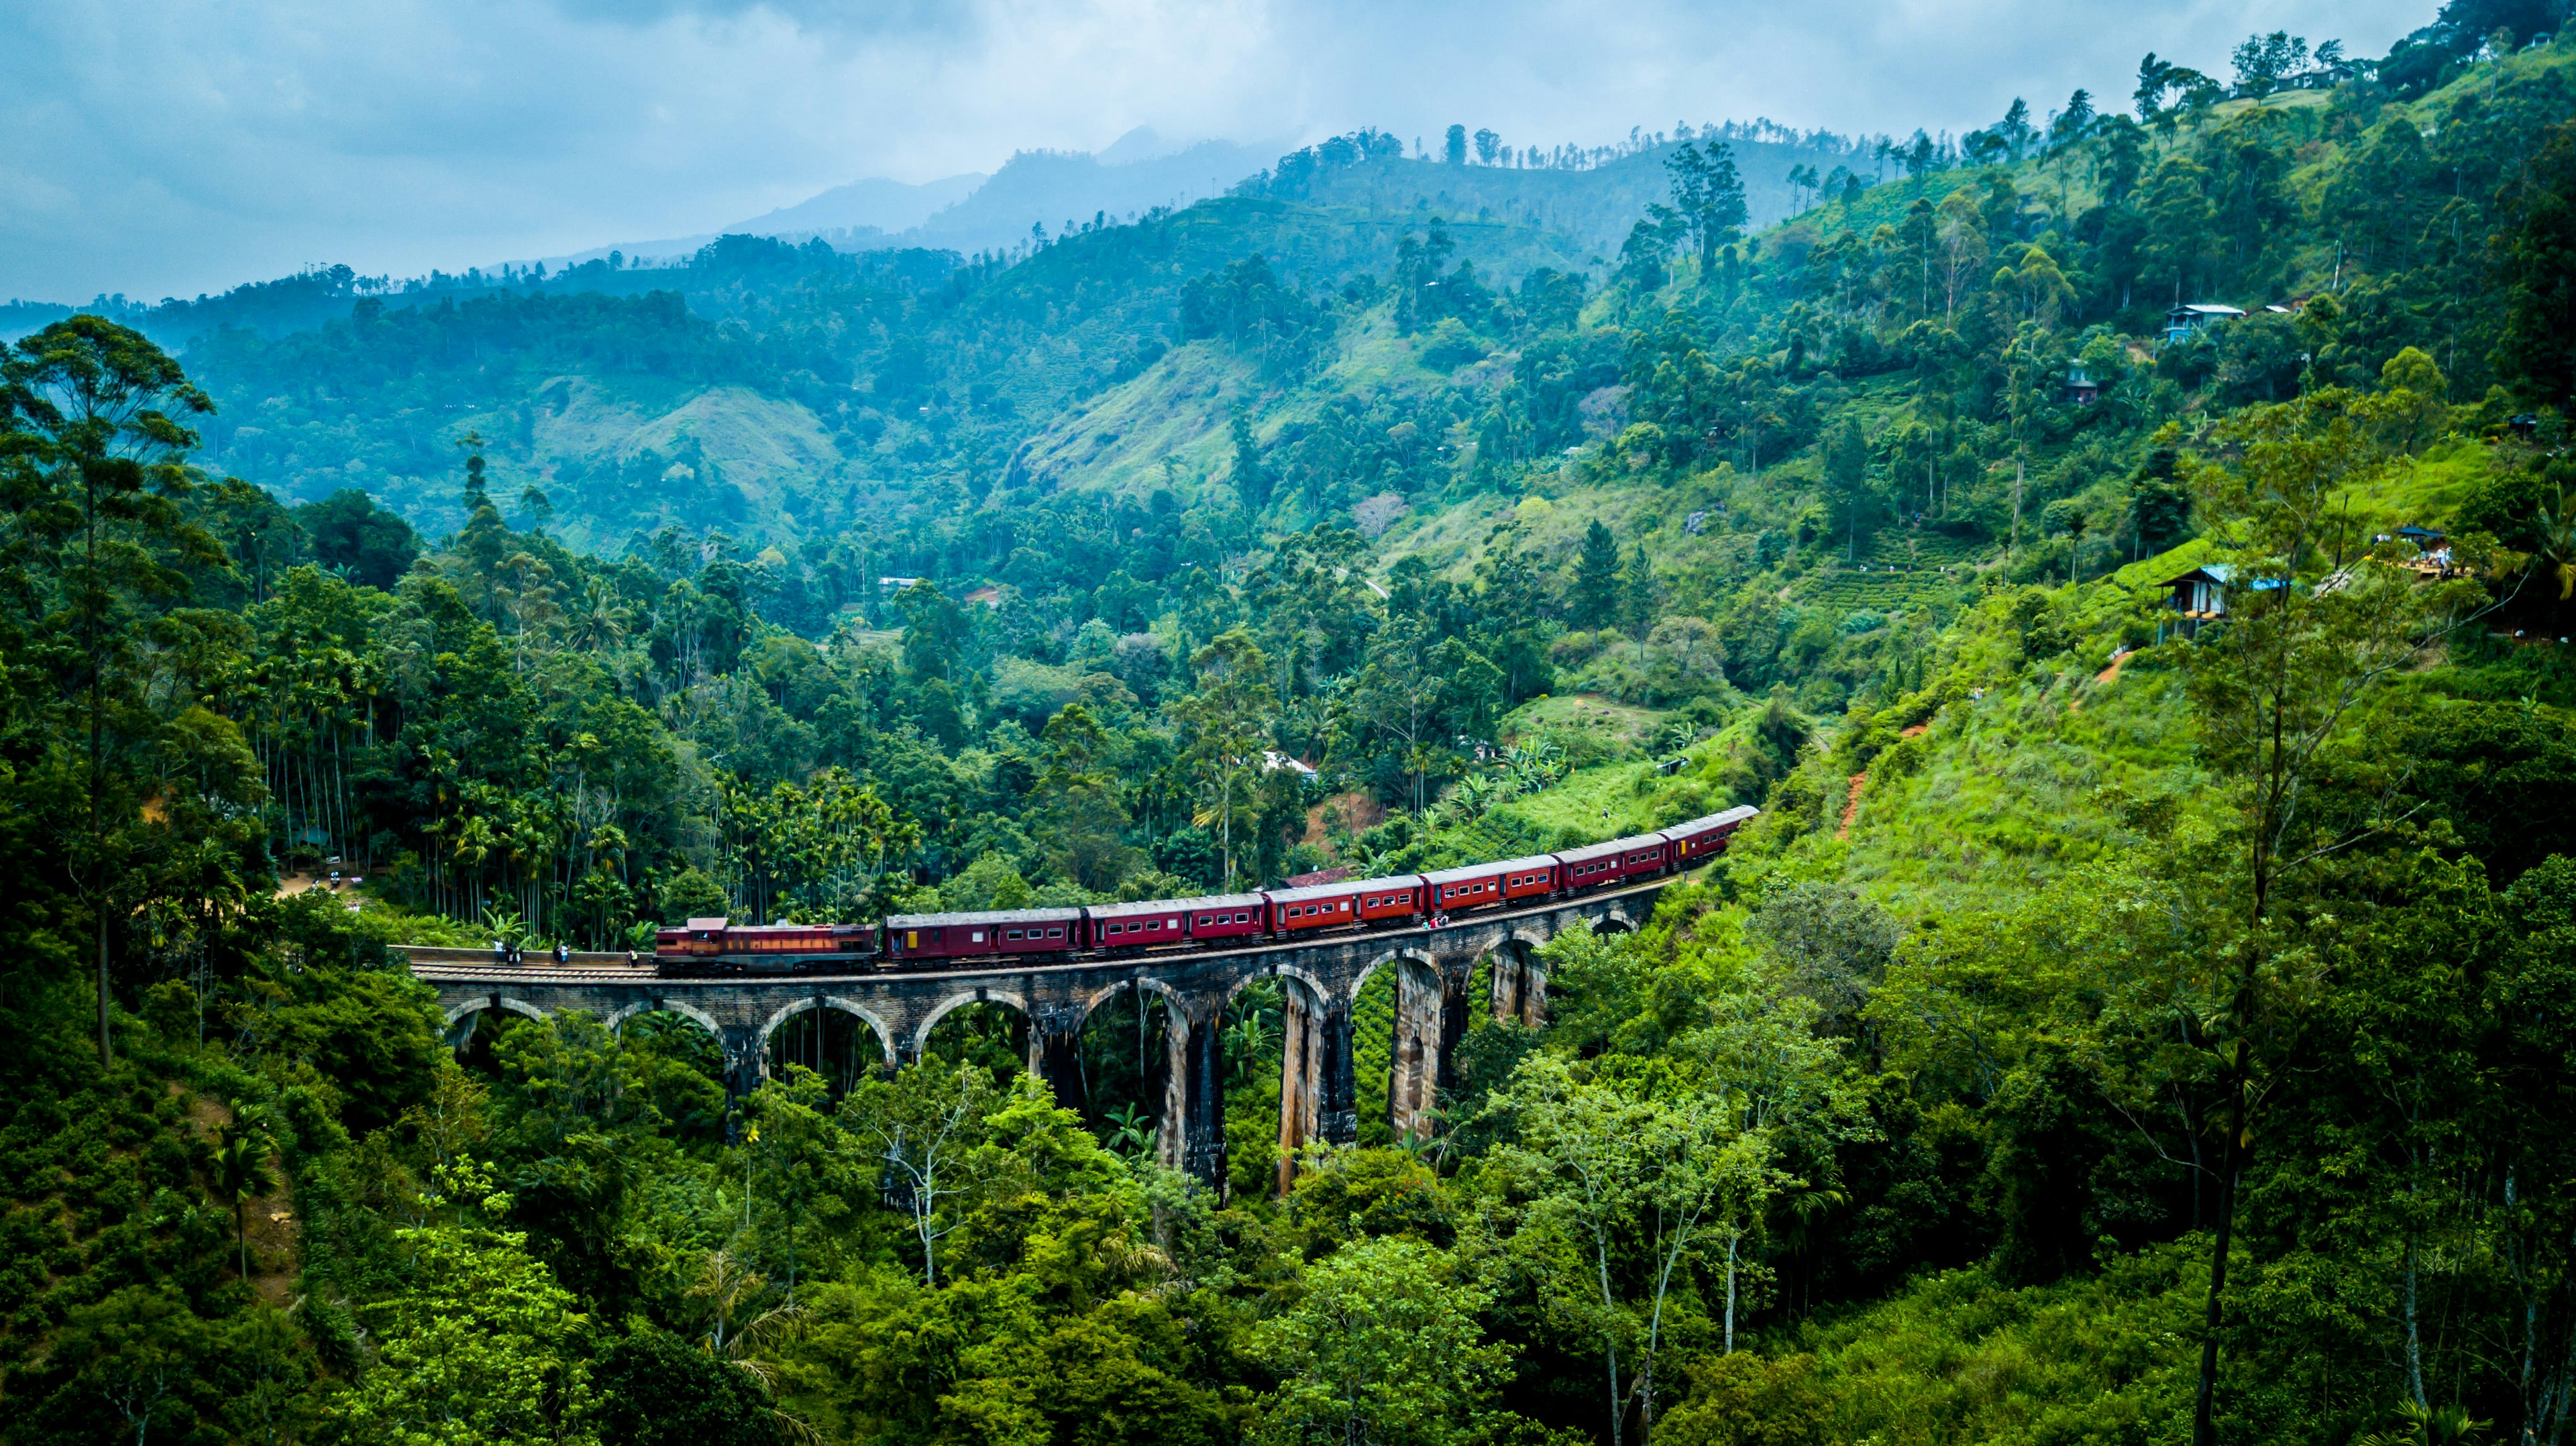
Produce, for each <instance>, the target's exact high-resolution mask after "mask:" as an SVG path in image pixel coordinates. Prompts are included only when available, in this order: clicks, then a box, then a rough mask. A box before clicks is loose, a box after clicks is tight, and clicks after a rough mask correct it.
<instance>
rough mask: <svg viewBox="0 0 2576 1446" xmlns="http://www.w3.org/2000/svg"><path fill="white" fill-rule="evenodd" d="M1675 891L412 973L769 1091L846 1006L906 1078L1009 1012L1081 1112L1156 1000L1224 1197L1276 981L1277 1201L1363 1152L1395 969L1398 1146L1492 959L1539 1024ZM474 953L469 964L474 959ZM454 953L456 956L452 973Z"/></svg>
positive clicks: (1519, 1005)
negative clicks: (1374, 1027) (1375, 1021)
mask: <svg viewBox="0 0 2576 1446" xmlns="http://www.w3.org/2000/svg"><path fill="white" fill-rule="evenodd" d="M1662 889H1663V881H1657V882H1654V883H1649V884H1645V885H1640V886H1636V887H1631V888H1626V889H1621V890H1618V891H1616V892H1612V893H1605V894H1600V895H1594V896H1591V897H1587V898H1580V899H1569V900H1562V901H1557V902H1553V903H1548V904H1544V905H1542V906H1539V907H1536V908H1528V909H1519V910H1512V911H1508V912H1502V913H1496V914H1491V915H1483V916H1479V917H1475V918H1470V919H1464V920H1460V921H1458V922H1456V923H1454V924H1452V925H1451V926H1450V927H1449V928H1446V929H1440V930H1427V929H1422V928H1411V929H1401V930H1389V931H1386V932H1383V933H1365V934H1350V935H1338V936H1334V937H1330V938H1324V939H1315V940H1284V941H1280V942H1277V943H1269V944H1264V945H1263V946H1261V947H1258V948H1250V949H1234V950H1226V951H1223V952H1218V953H1207V954H1150V955H1144V956H1140V957H1135V958H1125V959H1101V960H1090V961H1085V962H1082V963H1078V964H1045V965H1033V966H1032V965H1023V966H1012V967H1000V968H993V969H984V970H975V969H958V970H943V971H937V972H933V971H919V972H913V971H893V970H889V971H886V972H884V973H879V974H866V975H836V976H813V977H801V978H778V979H759V978H742V977H738V976H720V977H706V978H683V977H662V976H657V975H654V974H651V973H649V972H646V971H643V970H632V971H629V970H617V969H607V968H597V969H584V968H581V967H577V966H576V967H571V968H564V967H557V966H554V965H551V964H549V963H536V962H531V963H530V964H529V965H526V966H523V967H519V968H513V969H496V968H493V967H491V966H489V965H483V964H476V963H472V962H469V961H468V960H467V959H465V958H460V957H457V956H456V954H454V953H450V952H449V951H423V952H424V954H429V955H430V956H431V957H421V958H416V960H415V962H414V964H413V972H414V973H415V974H416V975H418V976H419V977H420V978H421V979H422V980H424V981H426V982H428V983H429V984H431V985H433V986H434V987H435V988H436V989H437V990H438V1001H439V1006H440V1008H441V1010H442V1011H443V1012H444V1014H445V1019H446V1023H447V1025H448V1026H449V1027H450V1029H451V1030H453V1029H454V1028H455V1026H457V1025H459V1024H461V1023H463V1022H464V1021H465V1020H466V1019H467V1018H468V1017H469V1016H471V1015H473V1014H474V1013H475V1012H477V1011H479V1010H485V1009H501V1010H508V1011H511V1012H513V1013H518V1014H524V1015H529V1016H531V1017H534V1018H544V1017H545V1016H547V1015H550V1014H556V1013H560V1012H562V1011H565V1010H584V1011H587V1012H589V1013H591V1014H593V1015H595V1016H597V1017H598V1018H600V1019H602V1020H604V1021H606V1022H607V1023H608V1024H609V1025H610V1026H611V1027H612V1028H613V1027H615V1026H617V1025H619V1024H622V1023H623V1022H625V1021H626V1020H627V1019H629V1018H631V1017H633V1016H634V1015H637V1014H640V1013H643V1012H645V1011H647V1010H654V1009H660V1010H668V1011H670V1012H672V1013H675V1014H681V1015H685V1016H687V1017H688V1018H690V1019H693V1020H696V1021H697V1022H698V1023H699V1024H700V1025H701V1026H703V1027H704V1028H705V1029H706V1030H707V1032H708V1033H709V1034H711V1035H713V1036H714V1037H715V1038H716V1040H717V1041H718V1042H719V1043H720V1044H721V1045H722V1046H723V1049H724V1058H725V1071H726V1079H727V1084H728V1086H729V1087H730V1088H731V1089H732V1090H733V1091H734V1092H735V1093H736V1094H745V1093H748V1092H750V1091H751V1090H752V1089H754V1088H756V1087H757V1086H758V1085H759V1083H760V1081H761V1079H762V1078H763V1076H764V1075H765V1074H766V1073H767V1069H768V1053H769V1051H768V1044H769V1036H770V1034H771V1032H772V1031H774V1030H776V1029H777V1028H778V1026H779V1025H781V1024H783V1023H785V1022H786V1021H787V1020H788V1019H790V1018H792V1017H793V1016H795V1015H797V1014H801V1013H803V1012H805V1011H806V1010H809V1009H837V1010H840V1011H842V1012H844V1013H846V1014H850V1015H852V1016H855V1017H856V1018H858V1019H860V1020H862V1021H864V1022H865V1023H866V1024H867V1026H868V1027H869V1029H871V1030H872V1031H874V1032H875V1035H876V1038H877V1040H878V1043H879V1045H880V1046H881V1047H882V1048H883V1049H884V1051H885V1057H886V1061H887V1063H888V1064H890V1065H903V1064H909V1063H911V1062H912V1061H913V1060H914V1059H916V1058H918V1057H919V1055H920V1052H921V1048H922V1045H923V1044H924V1042H926V1041H927V1040H928V1039H929V1037H930V1031H931V1029H932V1027H933V1026H935V1025H936V1024H938V1022H939V1020H940V1018H941V1017H942V1016H943V1015H946V1014H947V1013H948V1012H949V1011H950V1010H952V1009H955V1008H957V1007H959V1006H960V1005H964V1004H970V1003H979V1002H980V1003H991V1004H1002V1005H1007V1006H1009V1007H1010V1008H1012V1009H1015V1010H1017V1011H1019V1013H1020V1014H1021V1015H1022V1016H1023V1017H1025V1018H1026V1019H1027V1021H1028V1064H1029V1069H1030V1070H1031V1071H1032V1072H1033V1073H1035V1074H1037V1075H1038V1076H1039V1077H1040V1078H1042V1079H1044V1080H1046V1082H1047V1083H1048V1084H1049V1085H1050V1086H1052V1087H1053V1088H1054V1090H1055V1092H1056V1097H1057V1098H1058V1099H1061V1100H1066V1101H1079V1100H1080V1099H1081V1097H1082V1080H1081V1052H1080V1048H1079V1045H1080V1039H1081V1033H1082V1024H1083V1021H1084V1020H1085V1019H1088V1018H1089V1017H1090V1015H1091V1011H1092V1010H1094V1009H1096V1008H1098V1007H1099V1006H1100V1005H1101V1004H1102V1003H1103V1002H1105V1001H1106V1000H1108V999H1109V998H1111V997H1112V996H1113V995H1116V994H1117V993H1119V992H1120V991H1121V990H1129V989H1133V990H1139V991H1143V990H1152V991H1154V992H1157V993H1159V994H1161V995H1162V996H1163V998H1164V1003H1165V1005H1166V1006H1167V1007H1166V1013H1165V1018H1166V1020H1167V1034H1166V1047H1167V1049H1168V1050H1169V1055H1168V1058H1169V1063H1170V1068H1169V1069H1168V1070H1167V1071H1166V1072H1165V1076H1166V1083H1165V1088H1164V1101H1163V1112H1162V1118H1163V1119H1164V1120H1165V1121H1166V1122H1172V1121H1177V1122H1178V1127H1177V1128H1173V1127H1169V1125H1168V1123H1167V1127H1166V1128H1164V1129H1163V1130H1162V1131H1161V1133H1160V1136H1159V1140H1160V1145H1159V1148H1160V1150H1161V1152H1162V1158H1163V1161H1164V1163H1166V1164H1168V1165H1171V1166H1173V1167H1175V1168H1178V1169H1183V1170H1187V1171H1188V1172H1189V1173H1191V1174H1192V1175H1195V1176H1197V1177H1198V1178H1199V1179H1201V1180H1205V1181H1207V1182H1209V1183H1210V1184H1215V1185H1222V1183H1223V1181H1224V1179H1225V1119H1224V1093H1223V1087H1224V1080H1225V1054H1224V1040H1223V1036H1222V1033H1221V1026H1222V1025H1223V1023H1224V1020H1225V1008H1226V1004H1227V1002H1228V1001H1230V1000H1231V999H1232V998H1233V997H1234V994H1235V991H1237V990H1239V989H1241V988H1243V986H1245V985H1246V984H1249V983H1250V982H1252V981H1253V980H1255V979H1258V978H1261V977H1263V976H1265V975H1267V976H1276V977H1277V978H1278V979H1279V980H1280V981H1281V983H1282V984H1283V985H1284V986H1285V989H1284V991H1283V992H1284V993H1285V994H1286V996H1287V1036H1286V1038H1285V1040H1284V1041H1283V1045H1284V1048H1283V1051H1282V1053H1283V1063H1282V1066H1281V1071H1280V1081H1279V1086H1280V1087H1279V1148H1280V1152H1281V1156H1282V1163H1281V1165H1280V1169H1279V1188H1280V1189H1281V1190H1283V1191H1284V1190H1286V1189H1287V1187H1288V1184H1289V1182H1290V1180H1291V1178H1292V1177H1293V1174H1294V1163H1293V1162H1294V1160H1295V1158H1296V1156H1297V1154H1298V1152H1299V1151H1300V1150H1302V1149H1303V1148H1304V1147H1305V1146H1306V1145H1307V1144H1309V1143H1311V1142H1317V1141H1320V1142H1323V1143H1326V1144H1349V1143H1351V1142H1353V1141H1355V1140H1357V1139H1358V1138H1359V1107H1358V1100H1359V1089H1358V1080H1357V1077H1356V1074H1355V1072H1354V1060H1353V1058H1352V1040H1351V1009H1352V1005H1353V1004H1354V1003H1355V1002H1356V1001H1357V1000H1358V998H1359V992H1360V988H1361V986H1362V985H1364V984H1366V983H1367V982H1368V980H1369V978H1370V976H1371V975H1373V974H1374V973H1375V972H1376V971H1377V970H1379V969H1381V968H1390V967H1391V968H1393V969H1395V970H1396V971H1397V973H1396V979H1395V983H1396V1010H1395V1032H1394V1037H1393V1038H1392V1040H1391V1041H1390V1050H1389V1053H1390V1056H1391V1058H1390V1063H1389V1070H1388V1080H1387V1116H1388V1123H1389V1124H1390V1125H1391V1126H1393V1127H1394V1130H1395V1132H1396V1134H1397V1135H1398V1136H1404V1135H1408V1134H1414V1133H1419V1132H1421V1131H1423V1130H1425V1129H1426V1128H1428V1127H1429V1126H1430V1123H1431V1122H1430V1121H1427V1120H1426V1119H1425V1118H1424V1116H1425V1113H1426V1112H1427V1111H1430V1110H1432V1109H1434V1108H1435V1106H1436V1104H1437V1101H1438V1098H1439V1091H1441V1090H1442V1089H1444V1088H1446V1087H1448V1086H1449V1085H1450V1084H1451V1083H1452V1080H1453V1076H1454V1065H1453V1062H1452V1053H1453V1051H1454V1047H1455V1045H1456V1043H1457V1041H1458V1039H1459V1038H1460V1037H1461V1036H1462V1035H1463V1034H1464V1033H1465V1032H1466V1027H1467V1022H1468V1010H1469V1009H1470V1008H1472V1007H1473V1002H1472V1001H1470V1000H1469V998H1468V997H1467V996H1468V984H1469V981H1470V979H1472V978H1473V976H1474V972H1475V968H1476V964H1477V962H1478V961H1479V960H1483V959H1487V958H1490V959H1491V960H1492V961H1493V967H1492V981H1493V982H1492V993H1491V996H1490V998H1489V999H1487V1001H1486V1007H1487V1008H1489V1009H1490V1010H1491V1011H1492V1012H1493V1014H1494V1016H1495V1017H1496V1018H1513V1019H1519V1020H1521V1021H1523V1022H1525V1023H1532V1024H1534V1023H1537V1022H1538V1021H1539V1019H1540V1018H1541V1016H1542V1013H1543V1011H1544V1009H1545V1007H1546V999H1547V980H1546V974H1545V971H1544V969H1543V967H1542V966H1541V965H1540V963H1539V961H1538V958H1537V955H1536V950H1537V948H1538V946H1539V945H1541V944H1544V943H1546V942H1547V941H1548V940H1549V939H1551V938H1553V937H1555V935H1556V934H1557V932H1558V931H1559V930H1561V929H1564V928H1567V927H1569V926H1571V925H1573V924H1575V923H1577V922H1584V923H1589V924H1591V925H1593V926H1594V927H1595V928H1599V929H1605V930H1617V929H1630V928H1634V927H1636V925H1637V924H1638V923H1641V922H1643V920H1644V918H1645V916H1646V915H1647V914H1648V913H1649V912H1651V911H1652V909H1653V908H1654V900H1655V896H1656V895H1657V894H1658V893H1660V892H1661V891H1662ZM460 952H461V951H460ZM438 954H447V955H448V957H445V958H439V957H436V955H438Z"/></svg>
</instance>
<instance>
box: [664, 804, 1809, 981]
mask: <svg viewBox="0 0 2576 1446" xmlns="http://www.w3.org/2000/svg"><path fill="white" fill-rule="evenodd" d="M1760 812H1761V810H1760V809H1758V808H1751V807H1739V808H1730V809H1728V810H1726V811H1725V812H1723V813H1713V814H1710V815H1708V816H1707V817H1705V818H1695V819H1692V820H1690V821H1689V822H1687V823H1679V824H1675V825H1673V826H1672V827H1671V828H1667V829H1661V830H1658V831H1656V832H1654V833H1647V834H1637V835H1633V836H1631V837H1628V838H1616V839H1611V840H1609V841H1607V842H1605V843H1597V844H1588V845H1585V846H1583V847H1581V848H1570V849H1564V850H1560V851H1558V852H1556V853H1552V854H1532V855H1529V856H1528V857H1525V858H1517V859H1505V860H1502V861H1501V862H1499V863H1488V864H1468V865H1465V866H1463V867H1460V868H1454V869H1439V870H1435V871H1433V872H1431V873H1424V874H1398V875H1393V876H1390V877H1386V878H1374V879H1346V880H1342V881H1340V882H1338V883H1330V884H1314V885H1309V886H1306V887H1302V888H1293V889H1287V888H1282V889H1264V890H1261V891H1259V892H1257V893H1248V894H1211V895H1206V896H1202V897H1199V898H1192V899H1143V900H1138V901H1135V902H1132V903H1123V904H1092V905H1088V906H1085V907H1082V908H1070V909H1012V910H1004V911H999V912H991V913H977V914H895V915H889V916H888V917H887V918H886V920H885V925H884V927H883V929H882V930H880V929H878V928H875V927H873V926H870V925H866V924H736V923H733V922H732V921H731V920H728V919H722V918H711V919H691V920H689V921H688V923H687V924H686V925H685V926H683V927H681V928H677V929H662V930H658V931H656V933H655V934H654V939H653V962H654V964H655V966H656V968H658V969H659V970H660V971H661V972H663V973H665V974H718V973H722V974H813V973H866V972H873V971H876V970H885V969H922V968H938V967H942V966H948V967H954V965H955V964H956V963H959V962H971V961H978V960H986V959H990V960H996V961H1004V962H1016V963H1031V964H1043V963H1050V962H1071V961H1074V960H1077V959H1097V958H1102V957H1117V956H1121V955H1134V954H1141V953H1144V952H1146V951H1149V950H1156V951H1159V950H1170V949H1174V948H1183V949H1221V948H1226V947H1229V946H1234V945H1242V944H1249V943H1257V942H1259V941H1262V940H1274V939H1287V938H1296V937H1299V936H1302V935H1306V934H1309V933H1319V932H1324V931H1340V930H1388V929H1400V928H1419V927H1421V926H1422V925H1423V924H1425V923H1426V922H1435V921H1439V920H1443V919H1446V918H1448V917H1450V916H1453V915H1457V914H1461V913H1469V912H1477V911H1482V910H1486V909H1500V908H1508V907H1511V906H1513V905H1516V904H1519V903H1522V902H1524V901H1527V900H1532V899H1547V898H1561V897H1572V896H1575V895H1580V894H1586V893H1590V892H1592V891H1593V890H1596V889H1605V888H1611V887H1615V886H1617V885H1620V884H1625V883H1628V882H1631V881H1633V880H1637V879H1645V878H1654V877H1657V876H1659V875H1663V874H1668V873H1674V872H1677V871H1679V870H1681V869H1685V868H1689V867H1691V866H1693V865H1695V864H1697V863H1699V862H1701V861H1703V860H1706V859H1710V858H1714V857H1716V856H1717V855H1718V854H1721V853H1724V852H1725V851H1726V846H1727V843H1728V841H1729V840H1730V839H1732V838H1733V837H1734V835H1735V831H1736V830H1737V829H1739V828H1741V827H1743V826H1744V824H1745V823H1746V822H1747V821H1748V820H1750V819H1752V818H1753V817H1754V816H1756V815H1757V814H1759V813H1760Z"/></svg>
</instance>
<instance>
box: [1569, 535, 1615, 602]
mask: <svg viewBox="0 0 2576 1446" xmlns="http://www.w3.org/2000/svg"><path fill="white" fill-rule="evenodd" d="M1565 600H1566V608H1567V610H1568V611H1570V612H1571V613H1573V614H1574V624H1575V626H1577V627H1581V628H1593V629H1599V628H1606V627H1609V626H1610V625H1612V624H1613V623H1615V622H1617V621H1618V620H1619V544H1618V541H1617V540H1616V539H1614V538H1612V537H1611V535H1610V529H1609V528H1607V527H1604V526H1602V525H1601V519H1600V518H1598V517H1596V518H1594V519H1592V521H1591V522H1590V523H1589V524H1587V525H1586V526H1585V527H1584V529H1583V550H1582V552H1581V553H1579V554H1578V555H1577V556H1576V558H1575V561H1574V584H1573V586H1572V587H1570V588H1568V589H1567V590H1566V599H1565Z"/></svg>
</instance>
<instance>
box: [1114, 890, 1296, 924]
mask: <svg viewBox="0 0 2576 1446" xmlns="http://www.w3.org/2000/svg"><path fill="white" fill-rule="evenodd" d="M1260 907H1261V896H1260V895H1259V894H1201V895H1200V896H1198V897H1197V898H1194V899H1138V900H1136V901H1134V902H1133V903H1126V904H1094V905H1092V906H1091V917H1093V918H1095V919H1124V918H1128V917H1130V916H1138V917H1141V916H1143V915H1147V914H1169V913H1173V912H1175V911H1179V912H1187V911H1189V910H1191V909H1257V908H1260Z"/></svg>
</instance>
